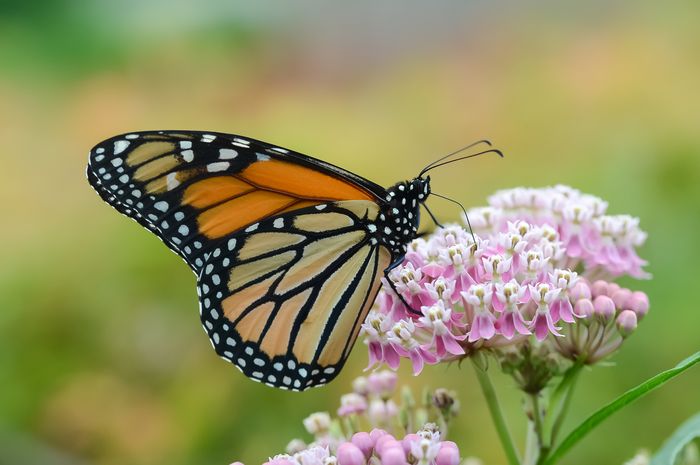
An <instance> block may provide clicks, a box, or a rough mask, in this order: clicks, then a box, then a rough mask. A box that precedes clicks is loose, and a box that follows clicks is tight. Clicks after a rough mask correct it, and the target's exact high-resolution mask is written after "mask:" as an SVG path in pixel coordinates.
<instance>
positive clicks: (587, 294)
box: [569, 279, 592, 315]
mask: <svg viewBox="0 0 700 465" xmlns="http://www.w3.org/2000/svg"><path fill="white" fill-rule="evenodd" d="M591 296H592V294H591V288H590V286H589V285H588V283H586V282H585V281H584V280H582V279H581V280H579V281H578V282H577V283H576V284H574V287H572V288H571V290H570V291H569V297H571V300H572V301H574V302H576V301H577V300H581V299H590V298H591ZM579 315H580V313H579Z"/></svg>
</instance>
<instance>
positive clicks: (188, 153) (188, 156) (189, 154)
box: [182, 150, 194, 163]
mask: <svg viewBox="0 0 700 465" xmlns="http://www.w3.org/2000/svg"><path fill="white" fill-rule="evenodd" d="M182 158H183V159H184V160H185V161H186V162H187V163H189V162H191V161H192V160H194V152H193V151H192V150H183V151H182Z"/></svg>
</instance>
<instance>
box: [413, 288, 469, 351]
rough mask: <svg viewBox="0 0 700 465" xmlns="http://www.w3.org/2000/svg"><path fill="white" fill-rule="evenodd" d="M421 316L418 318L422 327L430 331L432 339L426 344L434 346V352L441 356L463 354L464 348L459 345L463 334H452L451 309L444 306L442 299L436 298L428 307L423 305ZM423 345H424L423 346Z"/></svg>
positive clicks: (463, 337)
mask: <svg viewBox="0 0 700 465" xmlns="http://www.w3.org/2000/svg"><path fill="white" fill-rule="evenodd" d="M422 311H423V316H422V317H421V318H420V319H419V320H418V321H419V322H420V323H421V325H422V327H423V328H425V329H427V330H429V331H431V332H432V336H433V337H432V341H431V343H430V344H429V345H428V347H429V346H434V347H435V353H436V355H437V356H438V357H440V358H442V357H444V356H445V354H447V353H450V354H452V355H462V354H464V349H463V348H462V347H461V346H460V345H459V341H463V340H464V339H465V338H466V336H465V335H455V334H453V330H454V326H455V325H454V324H453V320H452V310H451V309H449V308H446V307H445V304H444V302H443V301H442V300H438V301H437V302H436V303H435V304H434V305H432V306H430V307H423V308H422ZM424 347H425V346H424Z"/></svg>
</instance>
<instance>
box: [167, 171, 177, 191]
mask: <svg viewBox="0 0 700 465" xmlns="http://www.w3.org/2000/svg"><path fill="white" fill-rule="evenodd" d="M165 182H166V184H167V185H168V190H169V191H171V190H173V189H175V188H176V187H177V186H179V185H180V181H178V180H177V173H169V174H168V175H167V176H166V177H165Z"/></svg>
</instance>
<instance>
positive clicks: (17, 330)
mask: <svg viewBox="0 0 700 465" xmlns="http://www.w3.org/2000/svg"><path fill="white" fill-rule="evenodd" d="M699 13H700V7H699V6H698V3H697V2H694V1H672V2H663V3H658V2H651V1H643V2H633V1H631V0H630V1H622V2H615V3H609V2H602V1H593V2H586V3H579V4H570V3H566V4H564V3H558V2H553V1H538V2H534V3H533V2H529V3H527V4H522V3H517V2H513V1H497V2H488V3H487V2H471V3H467V2H460V1H456V0H441V1H438V2H426V3H422V2H419V1H418V0H412V1H408V2H401V3H398V2H394V1H389V2H386V3H385V2H381V3H377V4H375V3H372V2H369V1H368V0H366V1H360V2H347V3H342V4H341V3H337V2H331V3H323V2H317V1H313V0H303V1H300V2H298V3H297V2H295V3H294V4H287V3H281V2H280V3H278V2H274V1H271V0H270V1H263V2H241V1H233V2H228V1H224V0H207V1H199V2H191V3H188V2H166V1H164V0H153V1H145V2H140V1H137V0H129V1H124V2H109V1H107V0H96V1H87V0H64V1H50V0H41V1H38V0H35V1H31V2H26V1H19V0H12V1H8V0H1V1H0V140H2V146H1V147H2V148H1V149H0V153H1V156H2V161H3V170H2V171H1V172H0V180H1V182H0V201H1V202H2V204H1V205H2V212H3V221H2V228H1V229H0V239H1V241H0V244H2V245H1V246H0V247H2V255H1V256H2V263H3V266H2V267H0V309H1V310H2V311H0V376H1V377H2V382H1V384H0V451H1V452H0V463H42V464H45V465H50V464H62V463H75V464H81V463H85V464H100V465H103V464H105V465H107V464H117V463H119V464H122V465H123V464H165V463H167V464H170V465H176V464H189V463H193V464H203V463H229V462H230V461H233V460H234V459H241V460H243V461H246V462H247V463H250V464H253V463H259V461H261V460H262V459H264V458H265V457H266V456H267V455H268V454H271V453H274V452H275V451H280V450H282V449H283V448H284V446H285V444H286V442H287V441H288V440H289V439H290V438H292V437H295V436H299V435H300V433H301V432H302V427H301V419H302V418H303V417H305V416H306V415H307V414H308V413H310V412H312V411H315V410H328V409H330V410H334V409H335V408H336V407H337V405H338V398H339V396H340V394H342V393H343V392H346V391H348V390H349V389H350V386H349V383H350V380H351V379H353V378H354V377H355V376H357V375H358V374H359V373H360V372H361V370H362V368H363V367H364V364H365V363H366V362H365V360H366V352H365V350H364V347H363V346H362V344H358V346H357V348H356V349H355V351H354V353H353V355H352V357H351V360H350V362H349V363H348V365H347V367H346V369H345V370H344V373H343V374H341V375H340V376H339V378H338V380H337V381H335V382H334V383H332V384H331V385H330V386H328V387H326V388H323V389H318V390H313V391H311V392H307V393H303V394H292V393H287V392H281V391H274V390H271V389H267V388H265V387H263V386H260V385H258V384H255V383H252V382H249V381H247V380H246V379H244V378H243V377H242V376H241V375H240V374H239V373H238V372H237V371H236V370H235V369H232V368H231V367H230V366H228V365H227V364H225V363H224V362H223V361H221V360H220V359H218V358H217V357H216V356H215V355H214V353H213V352H212V351H211V348H210V346H209V343H208V341H207V338H206V336H205V334H204V333H203V332H202V331H201V329H200V328H199V318H198V315H197V311H196V308H197V303H196V296H195V292H194V278H193V277H192V275H191V274H189V272H188V271H187V269H186V267H185V266H184V265H183V264H182V263H181V261H180V260H179V259H178V258H177V257H175V256H174V255H172V254H171V253H170V252H169V251H167V250H166V249H165V247H163V246H162V245H161V244H160V242H159V241H158V240H157V239H155V238H153V237H150V235H149V234H148V233H146V232H145V231H142V230H141V229H140V228H139V227H138V226H137V225H136V224H135V223H133V222H131V221H127V220H125V219H124V218H122V217H120V216H119V215H117V214H116V213H115V212H113V211H110V209H109V208H107V206H105V205H104V204H102V203H101V201H100V200H99V199H98V197H97V195H95V194H94V193H93V192H92V191H91V189H90V187H89V186H88V185H87V183H86V182H85V178H84V166H85V162H86V154H87V151H88V149H89V148H90V147H91V146H92V145H93V144H95V143H96V142H98V141H100V140H102V139H104V138H106V137H109V136H111V135H113V134H117V133H120V132H124V131H129V130H138V129H154V128H161V129H168V128H191V129H209V130H219V131H225V132H237V133H241V134H245V135H249V136H252V137H256V138H260V139H264V140H269V141H272V142H275V143H278V144H280V145H283V146H288V147H291V148H295V149H297V150H300V151H302V152H305V153H309V154H312V155H316V156H319V157H322V158H324V159H326V160H328V161H330V162H333V163H337V164H340V165H342V166H344V167H347V168H348V169H350V170H353V171H355V172H357V173H359V174H363V175H365V176H367V177H370V178H372V179H373V180H375V181H377V182H379V183H383V184H385V185H388V184H390V183H393V182H396V181H397V180H399V179H405V178H408V177H410V176H412V175H414V174H415V173H417V172H418V170H419V169H420V167H421V166H423V165H425V164H427V163H428V162H429V161H431V160H433V159H434V158H435V157H437V156H439V155H441V154H444V153H447V152H449V151H450V150H452V149H454V148H455V147H458V146H461V145H464V144H465V143H468V142H470V141H473V140H475V139H478V138H482V137H490V138H492V139H493V140H494V142H495V143H496V144H497V145H498V146H499V147H500V148H502V149H503V150H504V151H505V152H506V153H507V158H506V159H505V160H497V159H486V158H485V159H477V160H473V161H470V162H468V163H464V164H461V165H452V166H451V167H450V169H443V170H441V171H439V170H436V172H435V174H434V176H433V186H434V189H435V190H436V191H437V192H439V193H441V194H445V195H450V196H452V197H454V198H457V199H459V200H460V201H463V202H464V203H465V204H467V205H479V204H483V203H484V199H485V197H486V196H487V195H488V194H490V193H491V192H492V191H494V190H495V189H498V188H504V187H513V186H517V185H531V186H542V185H547V184H552V183H567V184H571V185H573V186H574V187H577V188H580V189H582V190H584V191H587V192H591V193H594V194H596V195H599V196H601V197H603V198H605V199H606V200H608V201H609V202H610V211H611V212H613V213H630V214H633V215H637V216H639V217H641V220H642V226H643V227H644V228H645V229H647V230H648V231H649V240H648V244H647V245H646V246H645V247H644V249H643V250H642V255H643V256H644V257H645V258H647V259H648V260H649V261H650V266H649V271H650V272H652V273H653V275H654V278H653V279H652V280H650V281H647V282H640V283H635V282H631V281H630V282H627V283H626V285H628V286H630V287H634V288H640V289H643V290H644V291H646V292H647V293H648V294H649V296H650V299H651V302H652V310H651V313H650V314H649V315H648V316H647V318H645V320H644V321H643V322H642V325H641V328H640V329H639V331H638V332H637V333H636V334H635V335H634V337H633V338H631V339H630V340H629V341H628V343H627V344H626V347H624V349H623V350H622V352H621V353H620V354H619V356H617V357H616V359H615V360H614V362H615V366H614V367H610V368H599V369H597V370H595V371H593V372H590V373H586V374H585V376H584V379H583V380H582V381H583V383H582V388H581V389H580V390H579V391H578V393H579V397H578V400H577V402H575V405H574V406H573V412H572V415H571V425H573V424H575V422H576V421H577V420H580V419H581V418H584V417H585V416H586V414H587V413H590V412H591V411H592V410H594V409H595V408H596V407H598V406H600V405H602V404H603V403H604V402H606V401H608V400H609V399H611V398H613V397H614V396H615V395H617V394H619V393H621V392H622V391H623V390H625V389H627V388H629V387H631V386H633V385H635V384H637V383H638V382H639V381H641V380H642V379H645V378H648V377H649V376H651V375H653V374H654V373H656V372H658V371H659V370H661V369H663V368H665V367H668V366H671V365H673V364H674V363H676V362H677V361H678V360H680V359H682V358H683V357H685V356H687V355H688V354H690V353H692V352H694V351H696V350H697V349H698V346H699V345H700V337H699V333H698V327H700V312H698V309H697V302H696V301H695V300H693V299H695V298H696V295H697V292H696V286H697V284H696V281H697V277H696V274H697V272H696V271H695V270H696V266H697V262H696V260H697V259H698V256H699V253H700V245H699V243H698V239H697V238H698V230H700V207H699V205H700V139H699V138H698V127H699V124H700V93H698V91H697V83H698V82H700V59H699V58H698V57H700V34H699V33H698V28H697V19H698V14H699ZM431 208H433V209H434V210H435V211H436V212H437V213H438V214H439V215H440V217H441V218H445V219H456V218H457V217H458V211H457V210H455V208H453V206H452V205H450V204H449V203H446V202H442V201H440V200H439V199H436V200H434V201H433V203H432V204H431ZM404 368H405V367H404ZM401 374H402V376H403V377H404V379H406V380H407V381H408V382H410V383H411V384H412V385H414V386H415V387H416V388H417V389H420V388H422V386H423V385H425V384H426V380H430V384H432V385H433V386H436V385H440V386H444V387H446V388H449V389H454V390H456V391H458V392H459V395H460V398H461V399H462V406H463V414H462V415H461V417H460V418H459V419H458V421H457V422H456V423H455V425H454V427H453V430H452V439H454V440H456V441H457V442H458V443H459V444H460V448H461V450H462V451H464V452H465V453H469V454H473V455H477V456H480V457H482V458H483V459H484V460H485V462H486V463H501V462H502V461H503V456H502V454H501V452H500V451H499V450H498V448H497V446H496V438H495V434H494V431H493V428H492V425H491V424H490V423H489V419H488V416H487V412H486V409H485V407H484V405H483V402H482V400H481V398H480V394H479V392H478V388H477V387H476V384H475V380H474V379H473V375H472V373H471V372H470V370H460V369H459V368H458V367H457V366H452V367H449V368H448V369H445V367H433V368H431V369H428V370H426V371H425V374H424V375H423V376H421V377H419V378H412V377H411V376H410V374H409V372H408V370H402V371H401ZM498 381H500V382H501V386H502V389H501V391H502V393H503V395H504V403H505V405H506V407H507V408H511V409H518V408H519V398H518V396H517V394H516V393H515V390H514V389H512V386H511V385H510V382H509V381H508V380H507V379H505V378H503V379H500V380H498ZM699 387H700V373H698V372H697V370H695V371H694V372H691V373H689V374H688V375H686V376H685V377H683V378H682V379H679V380H677V381H675V382H674V383H671V384H670V385H669V386H666V387H664V389H663V390H661V391H659V392H657V393H655V394H653V395H652V396H650V397H649V398H647V399H645V400H644V401H643V403H642V404H638V405H636V406H634V407H632V408H630V409H629V410H627V411H625V412H623V413H621V414H620V415H618V416H616V417H614V418H613V419H611V421H610V422H608V423H606V424H605V425H603V426H602V428H600V429H599V430H598V431H596V432H595V433H593V434H592V435H591V436H590V437H589V438H587V440H586V441H587V442H586V444H587V445H588V446H587V447H579V448H577V449H575V450H574V451H573V453H572V455H571V457H569V458H568V461H565V463H571V464H573V463H585V462H592V463H622V462H623V461H624V459H625V458H626V457H630V456H632V455H633V454H634V452H635V451H636V450H637V449H638V448H639V447H642V446H644V447H649V448H651V449H654V448H656V447H658V446H659V445H660V443H661V442H662V440H663V438H665V437H666V436H668V434H669V433H670V432H671V431H673V429H674V428H675V426H676V425H678V424H679V423H680V422H681V421H682V420H683V419H685V418H686V417H688V416H689V414H690V413H692V412H694V411H697V410H700V396H698V391H699V389H698V388H699ZM571 425H569V426H571ZM515 434H517V435H522V434H524V431H523V430H519V431H516V432H515Z"/></svg>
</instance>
